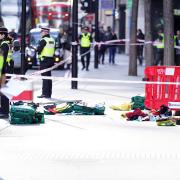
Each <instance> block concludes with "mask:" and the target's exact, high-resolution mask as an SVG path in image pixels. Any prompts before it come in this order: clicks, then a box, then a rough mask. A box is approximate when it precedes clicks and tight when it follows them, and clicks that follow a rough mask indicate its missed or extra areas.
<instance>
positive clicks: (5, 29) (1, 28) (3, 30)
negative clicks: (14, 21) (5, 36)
mask: <svg viewBox="0 0 180 180" xmlns="http://www.w3.org/2000/svg"><path fill="white" fill-rule="evenodd" d="M0 33H8V30H7V28H5V27H0Z"/></svg>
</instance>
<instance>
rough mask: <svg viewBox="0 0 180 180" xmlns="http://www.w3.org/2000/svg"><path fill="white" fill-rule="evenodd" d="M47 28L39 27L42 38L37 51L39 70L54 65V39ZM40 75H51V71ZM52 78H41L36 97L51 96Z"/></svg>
mask: <svg viewBox="0 0 180 180" xmlns="http://www.w3.org/2000/svg"><path fill="white" fill-rule="evenodd" d="M49 32H50V29H49V28H41V36H42V39H41V40H40V41H39V45H38V47H37V52H38V55H39V59H40V70H43V69H46V68H49V67H51V66H53V65H54V61H53V56H54V51H55V40H54V39H53V38H52V37H50V34H49ZM41 75H42V76H51V71H47V72H45V73H42V74H41ZM51 94H52V80H47V79H43V84H42V94H41V95H40V96H38V98H51Z"/></svg>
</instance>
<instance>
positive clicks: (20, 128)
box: [0, 55, 180, 180]
mask: <svg viewBox="0 0 180 180" xmlns="http://www.w3.org/2000/svg"><path fill="white" fill-rule="evenodd" d="M106 60H107V59H106ZM80 69H81V65H80V64H79V73H78V77H79V78H94V79H97V78H98V79H112V80H127V81H141V80H142V77H143V73H144V66H142V67H140V66H138V76H137V77H130V76H128V56H126V55H117V57H116V64H115V65H109V64H108V63H107V62H106V63H105V65H101V64H100V65H99V68H98V69H94V68H93V62H91V66H90V71H88V72H86V71H81V70H80ZM69 73H70V72H68V71H63V72H59V73H58V72H57V71H54V72H53V75H56V76H65V77H67V76H68V74H69ZM40 92H41V81H40V80H37V81H36V82H35V83H34V101H35V102H48V101H57V100H77V99H78V100H79V99H80V100H83V101H86V102H92V103H99V102H103V103H105V106H106V111H105V115H103V116H82V115H81V116H80V115H76V116H74V115H69V116H67V115H60V114H59V115H48V116H45V124H40V125H10V124H9V123H8V121H7V120H3V119H2V120H0V179H3V180H41V179H43V180H49V179H51V180H119V179H122V180H144V179H146V180H152V179H153V180H169V179H171V180H179V179H180V173H179V171H178V170H179V165H180V145H179V137H180V131H179V126H175V127H159V126H157V125H156V123H155V122H138V121H133V122H128V121H126V120H125V119H122V118H121V113H120V112H119V111H114V110H112V109H110V108H109V106H110V105H112V104H120V103H122V102H127V101H130V99H131V97H132V96H136V95H138V94H144V85H143V84H138V83H137V84H132V83H107V82H106V83H105V82H103V83H102V82H101V83H100V82H91V83H90V82H86V81H85V82H78V89H77V90H73V89H71V82H70V81H63V80H61V81H57V80H56V81H54V82H53V95H52V99H38V98H36V96H37V95H38V94H39V93H40Z"/></svg>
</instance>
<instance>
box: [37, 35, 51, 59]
mask: <svg viewBox="0 0 180 180" xmlns="http://www.w3.org/2000/svg"><path fill="white" fill-rule="evenodd" d="M43 39H44V40H45V41H46V45H45V47H44V48H43V50H42V52H41V53H40V60H41V61H43V57H53V56H54V52H55V40H54V39H53V38H51V37H44V38H43Z"/></svg>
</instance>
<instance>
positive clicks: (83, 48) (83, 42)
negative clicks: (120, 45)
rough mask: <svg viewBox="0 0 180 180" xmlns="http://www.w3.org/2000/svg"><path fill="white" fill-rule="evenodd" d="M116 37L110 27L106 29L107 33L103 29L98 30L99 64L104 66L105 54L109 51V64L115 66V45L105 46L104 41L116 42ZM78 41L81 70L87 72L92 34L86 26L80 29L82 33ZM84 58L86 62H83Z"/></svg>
mask: <svg viewBox="0 0 180 180" xmlns="http://www.w3.org/2000/svg"><path fill="white" fill-rule="evenodd" d="M116 39H117V35H116V33H114V32H113V31H112V28H111V27H110V26H108V27H107V31H105V30H104V28H103V27H100V28H99V42H100V43H101V45H100V46H99V49H98V50H99V51H98V54H99V57H98V58H99V59H98V61H99V63H102V64H104V61H105V53H106V51H107V50H109V63H110V64H115V54H116V46H117V45H116V43H109V44H105V42H106V41H111V40H116ZM79 41H80V54H81V63H82V70H84V69H86V71H89V64H90V51H91V49H90V48H91V43H92V42H93V37H92V34H91V33H90V30H89V28H88V27H87V26H85V27H82V33H81V34H80V36H79ZM85 58H86V62H85Z"/></svg>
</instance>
